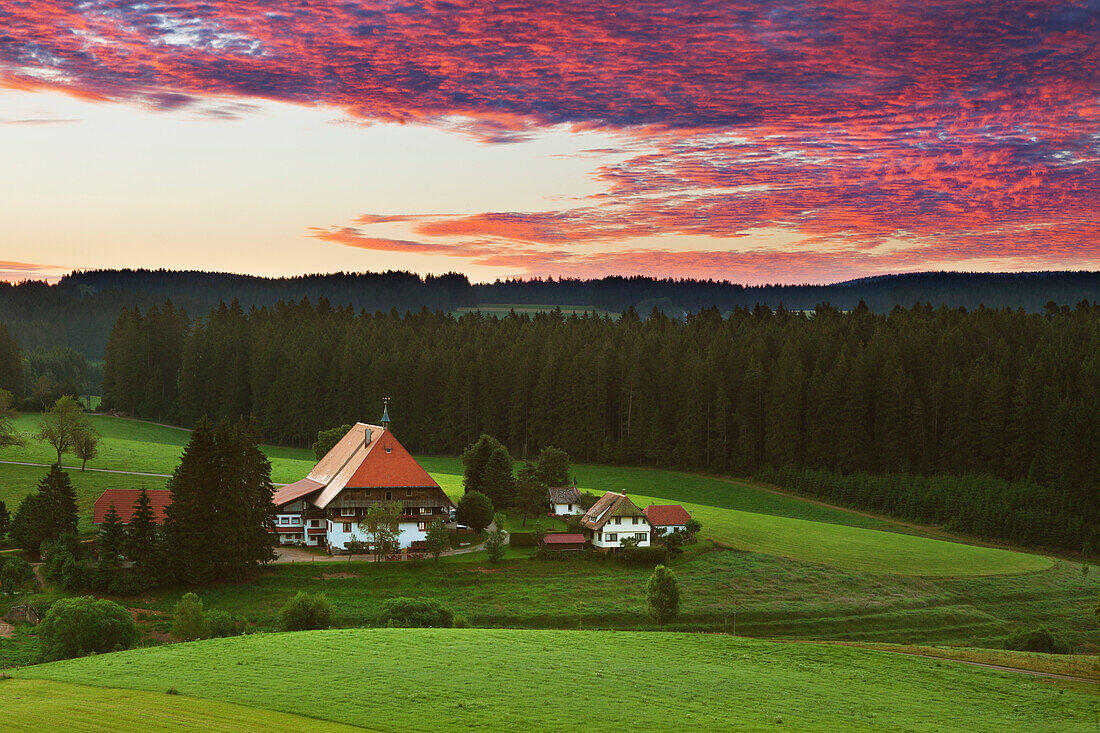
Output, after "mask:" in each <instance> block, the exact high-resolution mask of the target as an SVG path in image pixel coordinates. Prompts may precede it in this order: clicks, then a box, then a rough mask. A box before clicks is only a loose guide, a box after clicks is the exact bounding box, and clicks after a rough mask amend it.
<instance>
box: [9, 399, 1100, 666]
mask: <svg viewBox="0 0 1100 733" xmlns="http://www.w3.org/2000/svg"><path fill="white" fill-rule="evenodd" d="M92 419H93V420H94V421H95V423H96V426H97V428H98V429H99V430H100V432H101V433H102V434H103V436H104V443H103V450H102V452H101V455H100V457H98V458H97V459H96V460H95V461H93V462H91V463H90V464H89V467H96V468H106V469H115V470H127V471H144V472H151V473H164V474H167V473H170V472H171V471H172V470H173V468H174V466H175V465H176V462H177V461H178V458H179V454H180V452H181V451H182V448H183V445H184V443H185V442H186V439H187V432H186V431H184V430H180V429H177V428H170V427H163V426H158V425H154V424H151V423H145V422H140V421H133V420H126V419H119V418H112V417H107V416H95V417H93V418H92ZM36 423H37V416H34V415H23V416H21V417H20V418H19V426H20V428H21V429H23V430H24V431H27V432H30V431H32V430H33V428H34V426H35V425H36ZM266 450H267V451H268V454H269V456H270V457H271V459H272V467H273V478H274V480H275V481H277V482H280V483H287V482H290V481H294V480H297V479H299V478H301V477H303V476H304V475H306V473H307V472H308V471H309V469H310V468H311V467H312V465H313V456H312V452H311V451H308V450H304V449H288V448H271V447H269V448H266ZM51 457H52V455H51V454H50V452H49V449H48V448H46V447H45V446H43V445H42V444H41V443H37V442H33V441H32V442H29V443H28V445H27V446H26V447H24V448H18V449H6V450H3V451H0V459H3V460H23V461H31V462H42V463H45V462H47V461H49V460H50V459H51ZM419 460H420V461H421V463H422V464H423V465H424V466H425V468H426V469H427V470H428V471H429V472H430V473H431V474H432V475H433V477H434V478H435V479H436V480H437V481H439V483H440V484H441V485H442V486H443V488H444V489H445V490H446V491H447V492H448V493H449V494H450V495H451V496H452V497H455V498H457V497H459V496H461V493H462V476H461V469H462V464H461V461H460V460H459V459H458V458H456V457H451V456H421V457H419ZM42 472H43V469H41V468H37V467H25V466H12V465H0V499H2V500H4V501H5V502H6V503H7V504H8V506H9V507H11V508H13V509H14V507H15V506H16V505H17V504H18V501H19V500H20V499H21V498H22V496H24V495H25V494H26V493H28V492H29V491H32V490H33V487H34V484H35V482H36V481H37V480H38V478H39V477H40V476H41V474H42ZM575 473H576V475H577V477H578V480H579V483H580V485H581V488H583V489H586V490H590V491H592V492H594V493H597V494H598V493H600V492H602V491H607V490H612V491H625V492H626V493H628V494H630V495H631V496H632V497H633V498H634V500H635V501H636V502H637V503H639V504H640V505H642V506H645V505H646V504H648V503H670V502H673V503H682V504H684V505H685V506H687V507H688V508H689V510H690V511H692V513H693V514H694V515H695V516H696V517H697V518H699V519H700V520H701V521H702V522H703V524H704V529H703V532H702V536H703V538H704V539H703V541H702V542H701V543H700V544H699V545H697V546H694V547H691V548H689V550H688V552H687V553H685V555H684V556H682V557H680V558H677V559H676V560H675V562H674V567H675V570H676V572H677V575H678V576H679V577H680V580H681V583H682V584H683V588H684V594H683V596H684V602H683V614H682V616H681V618H680V619H679V620H678V621H677V625H676V628H679V629H682V630H707V631H728V630H732V629H733V628H734V627H735V628H736V630H737V633H738V634H744V635H749V636H758V637H773V638H812V639H832V640H845V641H860V642H875V643H898V644H965V645H976V646H986V647H997V646H1000V645H1001V644H1002V642H1003V640H1004V638H1005V637H1006V636H1007V635H1008V634H1009V633H1011V632H1012V631H1013V630H1015V629H1017V628H1020V627H1023V626H1032V625H1035V624H1040V623H1041V624H1046V625H1047V626H1049V627H1050V628H1051V629H1052V630H1054V631H1056V632H1058V633H1060V634H1062V635H1063V636H1064V637H1065V638H1066V639H1067V640H1068V641H1070V642H1071V644H1073V645H1076V646H1077V647H1079V648H1090V647H1089V645H1095V644H1097V642H1098V641H1100V634H1098V633H1097V631H1096V626H1095V620H1094V618H1093V616H1092V614H1091V612H1090V611H1089V608H1090V606H1091V604H1092V603H1093V602H1095V598H1096V596H1097V593H1098V592H1100V574H1097V573H1093V574H1091V575H1090V576H1088V577H1087V578H1085V577H1082V576H1081V574H1080V572H1079V567H1078V566H1077V565H1076V564H1074V563H1070V562H1067V561H1065V560H1061V559H1056V558H1050V557H1046V556H1042V555H1036V554H1030V553H1026V552H1013V551H1008V550H1003V549H997V548H990V547H983V546H979V545H975V544H965V543H961V542H948V541H944V540H941V539H937V538H936V537H935V536H934V532H933V530H932V529H931V528H929V529H928V530H927V531H924V530H922V529H921V528H919V527H916V528H915V527H913V526H909V525H902V524H899V523H895V522H891V521H890V520H888V519H883V518H877V517H871V516H867V515H864V514H859V513H856V512H851V511H846V510H843V509H838V508H835V507H830V506H825V505H821V504H818V503H814V502H809V501H803V500H801V499H799V498H797V497H794V496H790V495H787V494H783V493H781V492H777V491H774V490H770V489H769V488H768V487H761V486H757V485H754V484H752V483H751V482H746V481H738V480H730V479H725V478H719V477H712V476H704V475H698V474H688V473H681V472H676V471H666V470H657V469H649V468H631V467H614V466H593V465H579V466H576V467H575ZM70 475H71V476H72V478H73V481H74V484H75V485H76V488H77V492H78V497H79V502H80V508H81V511H82V513H83V515H82V522H81V527H82V529H85V530H88V531H90V530H91V525H90V513H91V504H92V502H93V501H94V499H95V497H96V496H98V495H99V493H100V492H102V491H103V489H105V488H112V487H117V488H124V487H135V488H136V487H140V486H145V487H147V488H163V486H164V479H163V478H156V477H142V476H130V475H125V474H110V473H97V472H92V471H86V472H80V471H77V470H74V471H70ZM509 521H510V523H511V525H512V526H515V524H516V522H517V520H516V519H515V518H510V520H509ZM539 521H541V522H542V523H543V524H544V525H546V524H547V520H546V519H541V520H539ZM529 555H530V551H529V550H525V549H520V548H515V549H513V550H511V551H510V552H509V555H508V559H507V560H506V561H505V562H504V563H502V564H501V565H498V566H489V565H488V564H487V562H486V558H485V555H484V553H483V552H479V553H473V554H469V555H462V556H457V557H453V558H448V559H445V560H443V561H442V562H440V563H439V564H435V563H432V562H425V563H420V564H417V565H411V564H406V563H402V564H370V563H359V562H355V563H346V562H312V563H299V564H293V565H274V566H271V567H269V568H266V569H264V570H263V571H261V572H260V573H259V574H258V575H257V576H256V577H255V578H253V579H252V580H250V581H249V582H247V583H243V584H221V585H217V586H211V587H206V588H200V589H197V590H198V592H199V594H200V595H201V596H202V597H203V598H204V600H205V601H206V603H207V605H208V606H210V607H216V608H223V609H225V610H228V611H232V612H234V613H238V614H240V615H242V616H244V617H246V618H247V619H248V620H249V621H250V622H251V624H252V627H253V628H254V629H258V630H265V629H273V628H275V621H276V615H277V612H278V609H279V607H280V606H281V605H282V604H283V603H285V602H286V600H287V599H288V598H290V597H291V596H292V595H293V594H294V593H296V592H297V591H298V590H302V589H305V590H315V591H323V592H325V593H326V594H327V595H328V596H329V598H330V599H331V600H332V602H333V604H334V607H335V609H336V617H337V624H338V625H341V626H359V625H367V624H370V623H371V622H372V621H373V618H374V616H375V614H376V613H377V610H378V607H379V606H380V604H381V602H382V601H383V600H385V599H386V598H389V597H393V596H402V595H404V596H416V595H428V596H433V597H436V598H439V599H440V600H442V601H444V602H446V603H447V604H448V605H450V606H451V607H452V608H453V609H454V610H455V611H456V612H457V613H461V614H464V615H466V616H467V617H468V618H469V619H470V620H471V621H472V622H473V623H474V624H475V625H477V626H485V627H511V628H528V629H552V628H575V627H576V625H577V624H578V622H580V623H582V624H583V625H584V626H585V628H589V627H593V628H604V629H620V630H627V629H639V628H650V627H651V621H650V619H649V618H648V616H647V614H646V608H645V600H644V593H643V587H644V581H645V577H646V575H647V574H648V573H647V571H646V570H645V569H643V568H631V567H624V566H620V565H617V564H608V563H600V562H585V561H565V562H547V561H538V560H535V559H533V558H530V557H529ZM186 590H187V589H185V588H164V589H158V590H157V591H154V592H152V593H148V594H145V595H144V596H142V597H140V598H134V599H124V601H125V602H126V603H127V604H128V605H130V606H131V607H134V608H136V609H139V610H142V611H144V612H147V614H148V616H149V620H148V621H147V623H145V624H144V627H145V628H146V630H153V631H156V630H159V631H162V632H163V631H165V630H167V625H166V623H165V622H163V621H162V620H159V621H158V619H162V614H164V613H165V612H167V611H170V610H171V607H172V605H173V604H174V603H175V601H176V600H178V598H179V596H180V595H182V593H184V592H185V591H186ZM49 597H53V596H48V597H46V598H43V600H48V598H49ZM577 601H583V603H584V604H585V605H584V608H583V610H582V613H581V614H580V617H578V615H577V614H576V613H575V612H574V610H573V607H574V604H576V603H577ZM158 624H159V626H158ZM34 645H35V640H34V638H33V637H32V636H21V637H19V638H17V639H16V640H15V641H12V642H0V666H11V665H13V664H25V663H26V661H27V660H28V659H32V658H33V647H34ZM1082 645H1084V646H1082Z"/></svg>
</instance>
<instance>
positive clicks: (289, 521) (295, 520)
mask: <svg viewBox="0 0 1100 733" xmlns="http://www.w3.org/2000/svg"><path fill="white" fill-rule="evenodd" d="M278 524H279V526H280V527H286V526H291V527H296V526H301V524H302V518H301V517H279V522H278ZM309 526H310V527H320V526H321V520H320V519H311V520H309Z"/></svg>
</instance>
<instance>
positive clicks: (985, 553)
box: [0, 415, 1052, 576]
mask: <svg viewBox="0 0 1100 733" xmlns="http://www.w3.org/2000/svg"><path fill="white" fill-rule="evenodd" d="M92 420H93V421H94V423H95V425H96V428H97V429H98V430H99V431H100V433H101V434H102V435H103V438H104V439H103V445H102V449H101V452H100V456H99V457H98V458H97V459H96V460H95V461H93V462H92V463H91V464H90V465H91V466H92V467H94V468H109V469H115V470H122V471H141V472H150V473H165V474H167V473H171V472H172V470H173V469H174V468H175V466H176V464H177V462H178V461H179V455H180V453H181V452H182V449H183V446H184V444H185V443H186V442H187V432H186V431H184V430H180V429H178V428H169V427H163V426H159V425H153V424H151V423H146V422H140V421H135V420H125V419H120V418H113V417H109V416H105V415H97V416H94V417H92ZM37 423H38V416H37V415H21V416H20V417H19V419H18V421H17V423H16V425H17V429H19V430H21V431H23V432H24V433H25V434H26V435H28V436H29V435H31V434H33V432H34V429H35V426H36V425H37ZM265 450H266V451H267V453H268V455H269V457H270V458H271V463H272V480H274V481H275V482H277V483H288V482H291V481H296V480H297V479H299V478H301V477H303V476H305V475H306V474H307V473H308V472H309V470H310V468H312V466H313V462H314V458H313V455H312V452H311V451H308V450H303V449H293V448H277V447H271V446H268V447H267V448H266V449H265ZM53 457H54V456H53V454H52V452H51V450H50V448H49V447H48V446H47V445H45V444H44V443H42V442H40V441H35V440H28V443H27V446H26V447H24V448H11V449H6V450H4V451H0V459H2V460H15V461H29V462H39V463H46V462H49V461H51V460H53ZM421 461H422V462H423V464H424V467H425V468H426V469H427V470H428V471H429V472H430V473H431V474H432V475H433V477H434V478H435V479H436V480H437V481H438V482H439V483H440V485H441V486H443V488H444V490H446V491H447V492H448V493H449V494H450V495H451V496H452V497H455V498H457V497H458V496H461V493H462V464H461V461H460V460H459V459H458V458H455V457H441V456H431V457H424V458H421ZM39 472H40V471H38V469H33V468H21V467H16V466H3V465H0V500H3V501H5V502H6V503H8V504H9V505H11V506H15V505H16V504H17V503H18V501H19V499H20V498H22V496H23V495H25V494H26V493H27V492H28V491H30V490H31V488H32V487H33V486H34V482H35V481H37V478H38V473H39ZM576 473H577V476H578V478H579V480H580V483H581V485H582V487H583V488H585V489H588V490H591V491H593V492H595V493H601V492H603V491H625V492H628V493H629V494H630V495H631V496H632V497H634V499H635V500H636V501H637V502H638V503H639V504H640V505H642V506H644V505H646V504H649V503H662V502H664V503H667V502H678V503H684V504H685V505H686V506H687V507H688V509H689V510H690V511H692V513H693V514H694V515H695V516H696V517H697V518H698V519H700V521H702V522H703V523H704V525H705V526H706V529H705V534H706V535H707V536H710V537H713V538H714V540H715V541H717V542H719V543H721V544H723V545H726V546H728V547H734V548H737V549H742V550H748V551H752V552H762V553H767V554H772V555H778V556H780V557H786V558H790V559H794V560H805V561H810V562H821V563H825V564H829V565H833V566H835V567H838V568H844V569H848V570H859V571H866V572H878V573H897V574H911V575H929V576H947V575H991V574H999V573H1025V572H1033V571H1037V570H1042V569H1045V568H1049V567H1050V566H1051V564H1052V561H1051V560H1050V559H1048V558H1044V557H1040V556H1037V555H1030V554H1025V553H1018V552H1007V551H1004V550H998V549H992V548H984V547H976V546H972V545H964V544H960V543H947V542H941V541H937V540H933V539H927V538H922V537H913V536H904V535H901V534H898V533H885V532H876V531H870V530H874V529H889V528H897V527H898V526H899V525H896V524H894V523H891V522H886V521H883V520H879V519H875V518H871V517H866V516H864V515H861V514H856V513H853V512H846V511H843V510H840V509H836V508H832V507H824V506H820V505H818V504H814V503H812V502H807V501H801V500H799V499H797V498H793V497H789V496H784V495H780V494H775V493H771V492H768V491H763V490H761V489H759V488H754V487H752V486H750V485H748V484H745V483H743V482H735V481H728V480H724V479H719V478H714V477H709V476H699V475H692V474H685V473H680V472H676V471H661V470H656V469H644V468H624V467H614V466H583V465H582V466H577V467H576ZM73 475H74V476H75V477H76V479H75V480H76V482H77V489H78V492H79V496H80V503H81V510H82V512H84V516H85V517H86V516H87V513H88V512H90V507H91V503H92V502H93V501H94V500H95V497H96V496H98V495H99V493H101V492H102V490H103V489H104V488H129V487H139V486H145V487H146V488H161V487H163V485H164V483H163V480H162V479H157V478H152V477H132V476H121V475H119V476H112V475H110V474H94V473H89V472H84V473H83V474H81V473H80V472H75V471H74V472H73ZM89 526H90V525H89V524H88V523H87V520H86V519H85V520H84V521H83V522H82V527H85V528H88V527H89Z"/></svg>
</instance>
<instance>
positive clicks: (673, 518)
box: [645, 504, 691, 537]
mask: <svg viewBox="0 0 1100 733" xmlns="http://www.w3.org/2000/svg"><path fill="white" fill-rule="evenodd" d="M645 517H646V519H648V520H649V523H650V524H651V525H652V526H653V531H654V532H655V533H656V536H657V537H660V536H662V535H667V534H669V533H671V532H676V531H683V532H687V523H688V521H689V520H690V519H691V515H690V514H688V513H687V509H684V508H683V507H682V506H680V505H679V504H650V505H649V506H647V507H646V508H645Z"/></svg>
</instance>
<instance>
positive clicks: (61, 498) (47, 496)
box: [11, 464, 76, 552]
mask: <svg viewBox="0 0 1100 733" xmlns="http://www.w3.org/2000/svg"><path fill="white" fill-rule="evenodd" d="M66 534H74V535H75V534H76V492H75V491H74V490H73V485H72V482H71V481H70V480H69V474H67V473H65V472H64V471H63V470H61V467H60V466H58V465H57V464H54V465H52V466H50V468H49V470H48V471H47V472H46V475H45V476H43V477H42V479H41V480H40V481H39V482H38V490H37V491H36V492H35V493H33V494H28V495H27V496H25V497H24V498H23V501H22V502H20V504H19V508H18V509H17V510H16V512H15V516H14V517H13V518H12V523H11V538H12V541H13V542H15V544H16V545H18V546H19V547H22V548H23V549H25V550H29V551H31V552H39V550H40V549H41V547H42V543H43V542H47V541H51V540H56V539H57V538H59V537H61V536H62V535H66Z"/></svg>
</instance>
